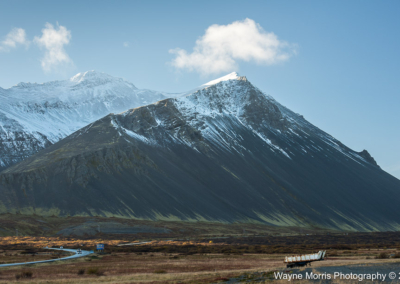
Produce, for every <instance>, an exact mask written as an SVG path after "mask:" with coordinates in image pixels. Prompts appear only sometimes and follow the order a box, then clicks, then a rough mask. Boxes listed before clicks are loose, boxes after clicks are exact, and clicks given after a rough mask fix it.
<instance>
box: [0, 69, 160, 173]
mask: <svg viewBox="0 0 400 284" xmlns="http://www.w3.org/2000/svg"><path fill="white" fill-rule="evenodd" d="M163 98H166V96H165V94H164V93H160V92H155V91H150V90H139V89H137V88H136V87H135V86H134V85H133V84H131V83H129V82H127V81H125V80H123V79H120V78H115V77H112V76H110V75H107V74H104V73H99V72H95V71H88V72H85V73H79V74H77V75H76V76H74V77H72V78H71V79H70V80H66V81H54V82H48V83H44V84H36V83H35V84H31V83H20V84H18V85H17V86H14V87H12V88H10V89H1V88H0V101H1V104H0V170H1V169H2V168H5V167H8V166H10V165H12V164H14V163H16V162H19V161H21V160H23V159H25V158H27V157H29V156H30V155H32V154H34V153H36V152H38V151H39V150H41V149H43V148H46V147H48V146H49V145H51V144H53V143H55V142H57V141H59V140H60V139H62V138H64V137H66V136H68V135H69V134H71V133H73V132H74V131H76V130H78V129H80V128H82V127H84V126H85V125H87V124H89V123H91V122H93V121H95V120H97V119H99V118H101V117H103V116H105V115H107V114H109V113H111V112H116V113H118V112H121V111H124V110H126V109H127V108H133V107H138V106H142V105H146V104H149V103H154V102H156V101H158V100H161V99H163Z"/></svg>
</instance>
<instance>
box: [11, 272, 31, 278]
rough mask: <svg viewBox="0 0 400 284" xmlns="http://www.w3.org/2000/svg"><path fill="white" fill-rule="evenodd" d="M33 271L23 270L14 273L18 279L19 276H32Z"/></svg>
mask: <svg viewBox="0 0 400 284" xmlns="http://www.w3.org/2000/svg"><path fill="white" fill-rule="evenodd" d="M32 276H33V272H32V271H23V272H21V273H18V274H15V278H16V279H17V280H18V279H20V278H32Z"/></svg>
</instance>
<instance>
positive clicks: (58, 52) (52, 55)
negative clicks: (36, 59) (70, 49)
mask: <svg viewBox="0 0 400 284" xmlns="http://www.w3.org/2000/svg"><path fill="white" fill-rule="evenodd" d="M70 40H71V31H69V30H67V28H66V27H64V26H60V25H59V24H58V23H57V27H56V28H54V26H53V25H52V24H49V23H46V25H45V28H44V29H42V36H41V37H35V38H34V42H35V43H36V44H37V45H38V46H39V47H41V48H44V49H45V54H44V57H43V58H42V60H41V64H42V68H43V70H44V71H46V72H49V71H53V70H55V69H56V68H57V67H60V66H67V65H73V62H72V60H71V59H70V58H69V56H68V54H67V52H66V51H65V49H64V46H65V45H68V44H69V42H70Z"/></svg>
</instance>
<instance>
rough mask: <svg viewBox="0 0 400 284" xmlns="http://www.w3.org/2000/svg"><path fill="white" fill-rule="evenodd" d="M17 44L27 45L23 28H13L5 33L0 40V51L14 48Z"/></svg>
mask: <svg viewBox="0 0 400 284" xmlns="http://www.w3.org/2000/svg"><path fill="white" fill-rule="evenodd" d="M17 45H25V46H28V45H29V41H28V40H27V39H26V33H25V30H24V29H21V28H13V29H12V30H11V31H10V32H9V33H8V34H7V35H6V37H5V39H4V40H3V41H2V42H0V51H10V50H11V49H12V48H16V47H17Z"/></svg>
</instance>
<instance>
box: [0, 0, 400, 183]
mask: <svg viewBox="0 0 400 284" xmlns="http://www.w3.org/2000/svg"><path fill="white" fill-rule="evenodd" d="M399 14H400V2H399V1H390V0H388V1H356V0H354V1H337V0H336V1H265V0H264V1H233V0H231V1H196V2H195V1H1V2H0V86H1V87H3V88H8V87H11V86H12V85H15V84H17V83H18V82H45V81H50V80H59V79H66V78H69V77H71V76H73V75H74V74H76V73H78V72H83V71H87V70H97V71H101V72H106V73H108V74H110V75H113V76H117V77H123V78H125V79H127V80H129V81H131V82H132V83H134V84H135V85H136V86H137V87H139V88H149V89H154V90H160V91H168V92H178V91H185V90H190V89H192V88H193V87H195V86H198V85H201V84H203V83H205V82H207V81H209V80H212V79H214V78H217V77H220V76H223V75H225V74H227V73H230V72H231V71H237V72H238V73H239V74H240V75H246V76H247V77H248V79H249V80H250V81H251V82H252V83H253V84H254V85H256V86H257V87H259V88H260V89H261V90H263V91H264V92H266V93H268V94H270V95H272V96H273V97H275V99H277V100H278V101H279V102H281V103H282V104H284V105H286V106H287V107H289V108H290V109H292V110H294V111H295V112H298V113H301V114H303V115H304V117H305V118H306V119H308V120H309V121H310V122H312V123H313V124H315V125H316V126H318V127H320V128H321V129H323V130H325V131H326V132H328V133H329V134H331V135H333V136H334V137H336V138H337V139H339V140H340V141H342V142H343V143H344V144H346V145H348V146H349V147H351V148H352V149H354V150H356V151H361V150H363V149H367V150H368V151H369V152H370V153H371V155H372V156H373V157H374V158H375V159H376V160H377V162H378V164H379V165H381V166H382V168H384V169H385V170H386V171H388V172H389V173H391V174H393V175H394V176H396V177H397V178H400V150H399V144H400V143H399V142H400V131H399V128H400V127H399V126H400V116H399V106H400V80H399V79H400V78H399V75H400V69H399V66H400V56H399V50H400V33H399V31H400V17H399V16H398V15H399ZM246 19H249V20H250V21H252V22H253V23H255V24H258V25H257V26H256V28H254V27H253V28H251V27H250V26H251V25H250V24H249V25H245V24H243V23H245V21H246ZM235 22H236V23H239V24H241V25H239V27H242V28H244V29H243V33H241V34H240V33H239V34H238V35H235V40H231V39H229V40H228V45H229V46H230V47H231V50H225V49H224V48H225V47H226V42H223V43H222V45H218V44H220V43H221V42H218V40H219V39H220V38H221V37H224V36H228V37H229V32H230V31H232V30H234V31H235V30H236V27H238V26H237V25H236V26H235V24H234V23H235ZM213 25H218V26H214V27H216V28H215V29H214V30H213V29H209V27H211V26H213ZM206 30H207V31H208V34H207V36H205V33H206ZM271 33H273V35H274V36H275V38H273V36H272V34H271ZM242 35H245V36H247V37H248V38H246V39H245V40H242V41H240V37H241V36H242ZM52 36H55V37H58V40H59V41H52V38H51V37H52ZM215 38H217V40H215ZM274 39H275V41H274ZM253 40H254V41H253ZM268 40H270V41H268ZM196 41H197V43H196ZM215 44H217V45H218V47H217V48H216V47H215V46H216V45H215ZM246 44H248V45H249V46H250V47H251V46H253V45H254V44H255V45H257V44H259V45H260V47H261V48H264V49H268V48H269V49H268V50H261V51H260V52H259V53H257V52H254V50H251V48H250V47H249V48H250V49H246V47H244V46H245V45H246ZM274 44H275V45H274ZM221 46H222V49H221ZM238 46H239V47H240V48H239V50H237V47H238ZM271 46H272V47H271ZM195 47H196V48H197V53H196V52H195V53H193V48H195ZM242 47H243V48H242ZM218 48H219V49H218ZM271 48H272V49H271ZM178 49H179V50H180V51H181V52H183V53H181V55H179V53H177V52H175V53H171V52H170V51H171V50H178ZM228 49H229V48H228ZM271 50H272V53H274V52H275V53H276V54H275V55H271V56H270V57H268V56H269V54H270V53H269V51H271ZM224 52H226V54H224ZM246 52H247V53H246ZM182 54H183V55H182ZM254 54H257V55H254ZM280 55H282V56H281V57H279V56H280ZM210 56H211V58H210ZM213 56H214V57H213ZM177 58H178V59H182V62H183V63H182V62H181V63H182V64H180V65H179V64H177V61H174V60H175V59H177ZM196 58H197V61H196ZM198 58H200V59H198ZM221 58H222V59H221ZM216 59H221V60H220V61H218V60H216ZM207 60H209V61H210V62H218V64H219V65H213V66H211V65H210V64H209V65H204V64H203V62H206V61H207ZM212 67H217V68H212ZM232 69H234V70H232ZM208 71H209V72H208Z"/></svg>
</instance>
